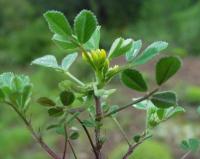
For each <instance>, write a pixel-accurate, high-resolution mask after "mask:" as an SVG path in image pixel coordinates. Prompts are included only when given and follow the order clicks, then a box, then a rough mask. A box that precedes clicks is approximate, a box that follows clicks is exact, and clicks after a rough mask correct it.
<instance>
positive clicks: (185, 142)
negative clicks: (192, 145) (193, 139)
mask: <svg viewBox="0 0 200 159" xmlns="http://www.w3.org/2000/svg"><path fill="white" fill-rule="evenodd" d="M181 148H182V149H183V150H185V151H187V150H188V149H189V144H188V142H187V141H186V140H183V141H182V142H181Z"/></svg>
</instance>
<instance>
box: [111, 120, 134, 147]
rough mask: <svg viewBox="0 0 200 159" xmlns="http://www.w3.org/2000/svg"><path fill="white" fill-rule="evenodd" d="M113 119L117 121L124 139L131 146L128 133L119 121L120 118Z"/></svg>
mask: <svg viewBox="0 0 200 159" xmlns="http://www.w3.org/2000/svg"><path fill="white" fill-rule="evenodd" d="M112 119H113V121H114V122H115V124H116V125H117V126H118V128H119V130H120V132H121V134H122V135H123V137H124V139H125V140H126V142H127V144H128V145H129V146H131V143H130V142H129V139H128V136H127V135H126V133H125V132H124V130H123V128H122V127H121V125H120V123H119V122H118V120H117V119H116V118H112Z"/></svg>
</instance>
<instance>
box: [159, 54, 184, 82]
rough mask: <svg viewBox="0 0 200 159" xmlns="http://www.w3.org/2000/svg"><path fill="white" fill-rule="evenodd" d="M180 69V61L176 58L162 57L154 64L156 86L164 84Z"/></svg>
mask: <svg viewBox="0 0 200 159" xmlns="http://www.w3.org/2000/svg"><path fill="white" fill-rule="evenodd" d="M180 67H181V61H180V59H179V58H177V57H164V58H162V59H160V60H159V61H158V63H157V64H156V81H157V84H158V85H161V84H163V83H164V82H166V81H167V80H168V79H169V78H170V77H172V76H173V75H174V74H175V73H176V72H177V71H178V70H179V68H180Z"/></svg>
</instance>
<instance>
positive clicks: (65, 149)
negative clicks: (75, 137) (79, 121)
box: [63, 124, 67, 159]
mask: <svg viewBox="0 0 200 159" xmlns="http://www.w3.org/2000/svg"><path fill="white" fill-rule="evenodd" d="M64 133H65V145H64V152H63V159H65V156H66V152H67V127H66V124H65V125H64Z"/></svg>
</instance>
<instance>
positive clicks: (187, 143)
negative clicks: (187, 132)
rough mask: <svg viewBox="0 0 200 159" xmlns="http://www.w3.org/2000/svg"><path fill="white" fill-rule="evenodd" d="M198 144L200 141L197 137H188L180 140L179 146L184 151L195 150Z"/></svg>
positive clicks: (199, 144)
mask: <svg viewBox="0 0 200 159" xmlns="http://www.w3.org/2000/svg"><path fill="white" fill-rule="evenodd" d="M199 146H200V142H199V140H198V139H195V138H190V139H188V140H183V141H182V142H181V148H182V149H183V150H185V151H193V152H195V151H197V150H198V148H199Z"/></svg>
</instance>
